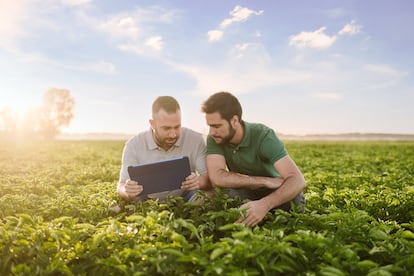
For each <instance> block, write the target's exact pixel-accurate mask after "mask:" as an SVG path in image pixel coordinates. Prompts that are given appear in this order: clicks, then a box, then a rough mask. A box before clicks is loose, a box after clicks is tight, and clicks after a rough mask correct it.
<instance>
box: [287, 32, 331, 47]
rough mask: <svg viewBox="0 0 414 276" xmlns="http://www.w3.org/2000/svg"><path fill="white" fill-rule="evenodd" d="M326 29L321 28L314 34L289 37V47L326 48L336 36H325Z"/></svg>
mask: <svg viewBox="0 0 414 276" xmlns="http://www.w3.org/2000/svg"><path fill="white" fill-rule="evenodd" d="M325 30H326V27H322V28H320V29H318V30H316V31H314V32H301V33H300V34H298V35H293V36H291V37H290V41H289V45H292V46H295V47H297V48H301V49H302V48H319V49H323V48H328V47H330V46H331V45H332V44H333V43H334V42H335V41H336V36H328V35H327V34H325V33H324V32H325Z"/></svg>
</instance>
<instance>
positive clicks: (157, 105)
mask: <svg viewBox="0 0 414 276" xmlns="http://www.w3.org/2000/svg"><path fill="white" fill-rule="evenodd" d="M161 109H164V110H165V111H166V112H167V113H168V114H172V113H176V112H177V110H180V105H179V104H178V102H177V100H176V99H174V98H173V97H171V96H160V97H158V98H156V99H155V101H154V103H153V104H152V116H154V115H155V114H156V113H158V111H160V110H161Z"/></svg>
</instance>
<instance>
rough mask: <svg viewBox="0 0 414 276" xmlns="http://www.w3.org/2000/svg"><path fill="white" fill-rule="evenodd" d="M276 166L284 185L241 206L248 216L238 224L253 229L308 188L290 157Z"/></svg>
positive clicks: (277, 162)
mask: <svg viewBox="0 0 414 276" xmlns="http://www.w3.org/2000/svg"><path fill="white" fill-rule="evenodd" d="M274 166H275V169H276V170H277V171H278V173H279V174H280V175H281V176H282V178H283V183H282V185H281V186H280V187H279V188H278V189H276V190H275V191H274V192H272V193H271V194H269V195H267V196H265V197H263V198H261V199H259V200H254V201H249V202H247V203H245V204H243V205H242V206H240V208H241V209H247V211H246V216H245V217H241V218H239V219H238V220H237V221H236V222H238V223H243V224H245V225H247V226H249V227H253V226H255V225H257V224H258V223H259V222H261V221H262V220H263V218H264V217H265V215H266V213H267V212H269V211H270V210H271V209H272V208H275V207H278V206H280V205H282V204H283V203H286V202H289V201H291V200H292V199H294V198H295V197H296V196H297V195H298V194H299V193H300V192H301V191H302V190H303V189H304V188H305V187H306V182H305V179H304V177H303V175H302V173H301V172H300V170H299V169H298V167H297V166H296V164H295V162H293V160H292V159H291V158H290V157H289V156H288V155H286V156H285V157H283V158H281V159H279V160H278V161H276V162H275V164H274Z"/></svg>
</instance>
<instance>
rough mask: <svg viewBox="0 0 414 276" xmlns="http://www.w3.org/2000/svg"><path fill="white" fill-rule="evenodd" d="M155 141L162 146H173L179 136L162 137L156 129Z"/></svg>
mask: <svg viewBox="0 0 414 276" xmlns="http://www.w3.org/2000/svg"><path fill="white" fill-rule="evenodd" d="M154 138H155V143H156V144H157V145H158V146H160V147H161V148H164V147H169V148H171V147H172V146H173V145H174V144H175V143H177V140H178V136H177V137H176V138H164V139H161V138H160V137H159V136H158V134H157V133H156V132H155V131H154Z"/></svg>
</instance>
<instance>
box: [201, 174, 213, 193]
mask: <svg viewBox="0 0 414 276" xmlns="http://www.w3.org/2000/svg"><path fill="white" fill-rule="evenodd" d="M199 181H200V190H202V191H208V190H211V189H212V188H213V186H212V185H211V182H210V179H209V177H208V174H207V173H203V174H201V175H200V176H199Z"/></svg>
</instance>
